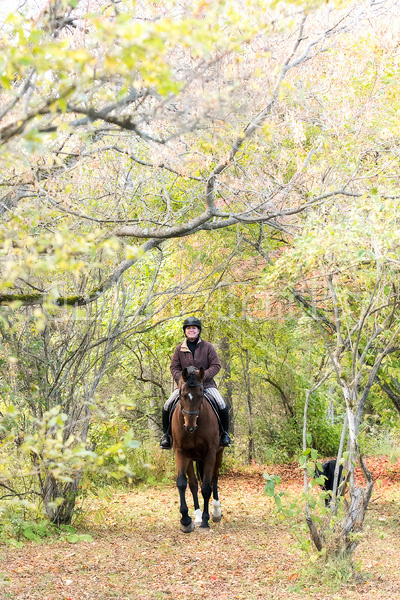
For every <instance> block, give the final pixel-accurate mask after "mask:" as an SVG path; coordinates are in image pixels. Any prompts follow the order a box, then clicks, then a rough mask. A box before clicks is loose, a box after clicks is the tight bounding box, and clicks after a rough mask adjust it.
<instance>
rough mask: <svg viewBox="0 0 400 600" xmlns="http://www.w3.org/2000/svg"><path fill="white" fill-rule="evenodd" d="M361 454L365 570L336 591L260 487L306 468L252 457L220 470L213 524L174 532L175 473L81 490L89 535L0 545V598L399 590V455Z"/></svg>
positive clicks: (389, 593) (185, 598) (324, 598)
mask: <svg viewBox="0 0 400 600" xmlns="http://www.w3.org/2000/svg"><path fill="white" fill-rule="evenodd" d="M367 464H368V466H369V468H370V469H371V470H372V472H373V474H374V479H375V480H376V485H375V491H374V496H373V499H372V502H371V505H370V510H369V511H368V515H367V519H366V524H365V533H364V537H363V539H362V541H361V543H360V545H359V547H358V548H357V550H356V552H355V556H354V560H355V561H356V562H358V563H359V564H360V565H361V567H360V568H361V571H362V573H363V577H360V578H359V579H358V580H357V581H354V582H352V583H350V584H347V585H343V586H342V587H341V588H340V590H339V591H332V588H331V587H330V585H329V583H330V582H329V581H326V582H324V581H323V584H321V579H323V577H322V578H321V577H320V581H319V584H318V585H317V584H316V583H313V580H312V579H311V578H310V579H307V577H305V576H304V572H305V569H306V567H307V566H308V565H309V564H310V561H309V557H307V556H306V555H305V554H304V553H303V552H302V551H301V550H300V549H299V548H298V547H297V544H296V541H297V540H296V536H295V535H294V534H293V531H292V530H291V527H290V523H288V522H287V521H282V520H281V519H279V518H278V517H277V516H276V514H275V511H274V506H273V503H272V501H271V499H270V498H269V497H267V496H265V495H264V484H265V480H264V479H263V473H264V471H265V470H268V472H269V473H270V474H274V475H279V476H280V477H282V484H281V489H284V490H287V491H288V492H290V493H292V494H293V493H296V494H298V495H299V494H300V493H301V488H302V472H301V471H300V470H299V469H298V467H297V466H296V465H295V464H289V465H275V466H268V467H265V468H264V467H260V466H256V465H253V466H252V467H249V468H248V469H246V470H245V471H241V472H231V473H227V474H225V475H223V476H221V479H220V499H221V507H222V512H223V519H222V521H221V523H219V524H214V523H212V524H211V530H210V532H201V531H199V530H198V529H196V530H195V531H194V532H193V533H191V534H183V533H181V532H180V530H179V516H180V515H179V501H178V492H177V490H176V488H175V486H174V485H173V483H171V485H168V486H157V487H154V486H153V487H151V486H141V487H138V488H133V489H132V490H131V491H130V492H120V491H114V492H113V493H112V494H111V495H110V496H109V497H107V498H104V499H101V497H98V498H92V499H91V500H90V502H89V501H88V500H87V499H86V500H85V501H84V502H83V510H84V515H85V518H84V523H85V526H84V527H82V526H80V531H79V533H80V534H83V535H85V534H87V535H90V536H92V538H93V541H84V540H85V538H84V537H83V541H80V542H79V543H77V544H74V546H73V549H72V548H71V544H69V543H67V542H65V540H64V541H61V540H46V541H42V542H40V543H35V542H27V543H26V544H25V545H24V547H23V548H11V547H6V546H3V547H0V552H1V559H2V560H1V567H0V574H1V577H0V599H1V600H3V599H4V600H6V599H10V600H39V599H40V600H112V599H117V600H133V599H136V598H139V599H143V600H167V599H168V600H169V599H171V600H193V599H195V598H196V599H197V598H220V599H221V600H240V599H242V598H243V599H246V600H265V599H267V600H268V599H271V600H272V599H274V600H281V599H282V600H305V599H307V600H308V599H313V600H328V599H329V600H376V599H377V598H379V600H389V599H390V600H392V599H394V598H400V561H399V559H398V557H399V551H400V527H399V524H400V523H399V521H400V510H399V509H400V462H399V461H397V462H396V463H395V464H391V462H390V461H389V459H388V458H386V457H379V458H378V457H373V458H370V459H368V460H367ZM189 506H190V507H191V504H189ZM99 513H100V514H101V515H102V518H101V519H97V518H96V515H98V514H99ZM88 539H90V538H88ZM319 568H322V565H321V566H320V567H319Z"/></svg>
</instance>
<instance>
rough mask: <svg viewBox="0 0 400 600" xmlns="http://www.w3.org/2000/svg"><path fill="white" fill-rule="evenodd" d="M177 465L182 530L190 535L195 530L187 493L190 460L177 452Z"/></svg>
mask: <svg viewBox="0 0 400 600" xmlns="http://www.w3.org/2000/svg"><path fill="white" fill-rule="evenodd" d="M175 457H176V465H177V468H178V477H177V479H176V486H177V488H178V490H179V498H180V502H181V505H180V508H179V510H180V511H181V515H182V516H181V530H182V531H183V532H184V533H190V532H191V531H193V529H194V523H193V521H192V519H191V517H190V516H189V511H188V507H187V504H186V498H185V492H186V487H187V478H186V472H187V469H188V465H189V462H190V459H189V458H187V457H186V456H184V454H182V453H181V452H180V451H179V450H177V451H176V455H175Z"/></svg>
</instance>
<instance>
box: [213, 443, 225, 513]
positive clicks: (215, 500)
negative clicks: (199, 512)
mask: <svg viewBox="0 0 400 600" xmlns="http://www.w3.org/2000/svg"><path fill="white" fill-rule="evenodd" d="M223 452H224V449H223V448H220V449H219V450H218V452H217V456H216V459H215V466H214V472H213V476H212V482H211V483H212V491H213V503H212V504H213V508H212V513H211V518H212V520H213V521H214V523H219V522H220V520H221V518H222V513H221V505H220V501H219V498H218V473H219V469H220V467H221V464H222V454H223Z"/></svg>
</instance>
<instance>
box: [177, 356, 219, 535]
mask: <svg viewBox="0 0 400 600" xmlns="http://www.w3.org/2000/svg"><path fill="white" fill-rule="evenodd" d="M203 380H204V369H203V368H201V369H196V367H188V368H184V369H183V371H182V377H181V379H180V381H179V401H178V404H177V406H176V408H175V410H174V413H173V415H172V422H171V431H172V440H173V448H174V451H175V460H176V466H177V471H178V477H177V480H176V485H177V487H178V490H179V496H180V503H181V504H180V512H181V515H182V516H181V530H182V531H183V532H185V533H190V532H191V531H193V529H194V527H195V523H196V524H199V525H200V528H202V529H209V524H208V521H209V519H210V515H209V512H208V507H209V502H210V497H211V492H212V493H213V512H212V520H213V521H215V522H218V521H220V520H221V510H220V504H219V500H218V471H219V468H220V466H221V463H222V454H223V451H224V449H223V448H222V447H220V445H219V439H220V437H219V436H220V434H219V424H218V419H217V417H216V415H215V413H214V411H213V409H212V407H211V405H210V403H209V402H208V401H207V400H204V394H203ZM193 461H195V462H196V463H197V467H198V468H197V473H198V476H199V478H200V480H201V493H202V495H203V499H204V508H203V513H201V510H200V507H199V500H198V482H197V478H196V475H195V471H194V466H193ZM187 476H188V477H189V487H190V491H191V492H192V495H193V502H194V508H195V522H193V521H192V519H191V517H190V516H189V514H188V507H187V504H186V499H185V492H186V487H187Z"/></svg>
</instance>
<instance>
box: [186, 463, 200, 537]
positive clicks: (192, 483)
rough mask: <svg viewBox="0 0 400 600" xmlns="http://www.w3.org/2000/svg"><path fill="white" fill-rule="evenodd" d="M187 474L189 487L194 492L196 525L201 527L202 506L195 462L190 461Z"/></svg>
mask: <svg viewBox="0 0 400 600" xmlns="http://www.w3.org/2000/svg"><path fill="white" fill-rule="evenodd" d="M187 474H188V477H189V487H190V491H191V492H192V496H193V504H194V524H195V525H200V523H201V517H202V512H201V510H200V505H199V484H198V481H197V478H196V474H195V471H194V465H193V461H190V463H189V465H188V468H187Z"/></svg>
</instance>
